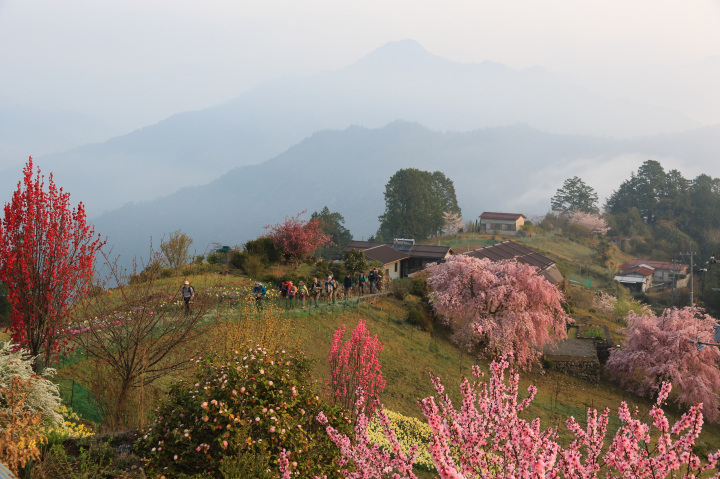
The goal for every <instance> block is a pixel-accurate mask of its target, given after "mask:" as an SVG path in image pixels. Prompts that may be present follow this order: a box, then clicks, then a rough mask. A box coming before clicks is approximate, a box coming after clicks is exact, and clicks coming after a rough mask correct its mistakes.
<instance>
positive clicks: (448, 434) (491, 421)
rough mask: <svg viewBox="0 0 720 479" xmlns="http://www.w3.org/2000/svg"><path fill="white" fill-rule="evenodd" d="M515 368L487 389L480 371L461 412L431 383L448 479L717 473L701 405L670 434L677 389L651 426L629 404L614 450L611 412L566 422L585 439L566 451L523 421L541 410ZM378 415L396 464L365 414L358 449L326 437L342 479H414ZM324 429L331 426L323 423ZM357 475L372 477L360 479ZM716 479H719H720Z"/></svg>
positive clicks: (497, 373)
mask: <svg viewBox="0 0 720 479" xmlns="http://www.w3.org/2000/svg"><path fill="white" fill-rule="evenodd" d="M508 366H509V363H508V361H507V360H505V359H504V358H503V359H501V360H500V361H495V362H493V363H492V364H491V365H490V373H491V374H490V378H489V380H488V381H487V382H482V381H479V380H480V378H481V377H482V376H483V373H482V371H480V369H479V368H478V367H474V368H473V375H474V376H475V378H476V380H475V381H474V382H472V383H471V382H470V381H469V380H468V379H464V380H463V382H462V384H461V392H462V405H461V407H460V408H459V409H456V408H455V406H454V405H453V404H452V401H451V400H450V398H449V396H448V395H447V394H445V389H444V387H443V385H442V384H441V383H440V380H439V378H437V377H433V378H432V381H433V383H434V385H435V389H436V391H437V397H429V398H426V399H424V400H422V401H421V407H422V409H423V413H424V414H425V417H426V418H427V420H428V424H429V425H430V428H431V429H432V437H431V440H430V445H429V447H428V449H429V452H430V455H431V457H432V461H433V464H434V465H435V467H436V469H437V472H438V474H439V476H440V478H442V479H451V478H452V479H460V478H487V479H490V478H493V479H494V478H507V479H516V478H548V479H550V478H558V479H559V478H566V479H591V478H599V477H632V478H637V479H650V478H665V477H683V478H686V479H690V478H695V477H698V475H700V474H702V475H703V477H709V476H708V474H709V472H710V471H711V470H716V468H717V463H718V459H720V451H718V452H714V453H712V454H709V455H708V459H707V461H706V462H703V461H702V460H701V459H700V457H698V456H697V455H696V454H695V453H694V452H693V445H694V444H695V440H696V439H697V438H698V436H699V435H700V432H701V430H702V425H703V416H702V405H701V404H696V405H694V406H693V407H691V408H690V410H689V411H688V412H687V413H685V414H684V415H683V416H682V417H681V418H680V420H679V421H677V422H676V423H675V424H674V425H673V426H670V422H669V420H668V419H667V418H666V417H665V413H664V411H663V410H662V405H663V403H664V402H665V400H666V399H667V397H668V395H669V393H670V390H671V386H670V384H669V383H663V384H662V387H661V390H660V394H659V396H658V399H657V402H656V404H655V405H654V406H653V407H652V409H651V411H650V418H651V420H652V423H651V424H645V423H643V422H642V421H640V420H639V419H638V416H639V412H638V411H637V410H635V411H634V412H633V411H630V408H629V407H628V406H627V404H625V403H624V402H623V403H621V405H620V408H619V410H618V414H619V416H620V420H621V421H622V425H621V427H620V428H619V429H618V431H617V433H616V434H615V437H614V438H613V439H612V440H611V441H610V442H609V444H608V445H607V447H606V446H605V444H606V441H605V439H606V438H605V435H606V433H607V425H608V419H609V410H608V409H606V410H605V411H604V412H603V413H602V414H600V415H598V413H597V411H596V410H594V409H589V410H588V415H587V420H586V427H585V428H583V427H581V426H580V425H579V424H578V422H577V421H576V420H575V418H573V417H571V418H570V419H568V420H567V427H568V429H569V430H570V431H571V432H572V433H573V434H574V435H575V438H576V439H575V440H574V441H573V442H572V443H571V444H570V445H569V446H568V447H567V448H563V447H562V446H560V445H559V444H558V443H557V441H556V439H557V435H556V431H555V430H554V429H546V430H543V429H541V427H540V420H539V419H538V418H535V419H533V420H532V421H527V420H525V419H522V418H520V417H519V415H520V413H521V412H522V411H524V410H525V409H526V408H527V407H528V405H529V404H530V403H531V402H532V400H533V398H534V396H535V392H536V389H535V387H533V386H531V387H530V388H528V392H529V396H528V397H527V398H526V399H524V400H522V401H520V400H519V399H518V384H519V375H518V374H515V373H513V372H511V373H510V375H509V380H507V381H506V380H505V370H506V369H507V368H508ZM376 415H377V416H378V418H379V420H380V421H381V423H382V424H383V426H384V429H385V435H386V437H387V439H388V442H389V444H390V446H391V450H392V451H393V455H390V454H388V453H386V452H384V451H381V450H380V448H379V446H377V445H376V444H372V442H371V441H370V439H369V434H368V431H369V430H370V425H369V424H370V423H369V421H368V420H367V418H366V417H365V415H364V413H362V414H360V415H359V420H358V423H357V426H356V432H355V439H354V440H351V439H350V438H348V437H347V436H345V435H342V434H339V433H338V432H337V431H335V430H334V429H333V428H332V427H329V426H328V427H327V432H328V434H329V435H330V437H331V438H332V439H333V442H335V443H336V445H337V446H338V447H339V448H340V450H341V453H342V455H343V461H342V462H343V463H344V464H348V465H349V466H350V467H348V468H347V469H345V470H344V471H343V475H344V477H346V478H356V477H357V478H360V477H363V478H366V477H367V478H385V477H393V478H408V479H414V478H415V476H414V474H413V473H412V465H413V463H414V462H415V452H416V450H415V449H411V450H410V453H409V454H407V455H406V454H405V453H403V451H402V448H401V446H400V445H399V443H398V441H397V440H396V438H395V435H394V433H393V432H392V430H390V427H389V425H390V421H389V419H388V418H387V416H386V415H385V414H384V413H383V412H382V410H379V411H377V412H376ZM318 420H319V421H320V422H323V423H324V422H325V418H324V417H323V416H322V415H320V416H319V417H318ZM352 466H355V467H354V468H353V467H352ZM358 470H362V471H363V474H364V475H359V474H358V473H357V472H356V471H358ZM283 471H284V470H283V468H282V467H281V472H283ZM391 474H393V475H392V476H391ZM288 477H289V476H288ZM712 477H714V478H718V477H720V473H717V474H716V475H714V476H712Z"/></svg>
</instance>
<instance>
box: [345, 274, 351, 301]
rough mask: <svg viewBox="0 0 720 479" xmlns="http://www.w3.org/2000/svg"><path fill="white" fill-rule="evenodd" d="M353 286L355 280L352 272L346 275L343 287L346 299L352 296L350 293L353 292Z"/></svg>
mask: <svg viewBox="0 0 720 479" xmlns="http://www.w3.org/2000/svg"><path fill="white" fill-rule="evenodd" d="M352 287H353V280H352V276H350V273H348V274H347V275H345V279H344V280H343V289H344V290H345V299H347V298H348V296H350V293H351V292H352Z"/></svg>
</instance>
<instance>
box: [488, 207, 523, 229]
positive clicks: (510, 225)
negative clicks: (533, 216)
mask: <svg viewBox="0 0 720 479" xmlns="http://www.w3.org/2000/svg"><path fill="white" fill-rule="evenodd" d="M525 220H526V217H525V215H523V214H520V213H494V212H490V211H486V212H484V213H483V214H481V215H480V231H482V232H485V233H487V234H502V235H516V234H517V233H518V231H520V228H521V227H522V225H524V224H525Z"/></svg>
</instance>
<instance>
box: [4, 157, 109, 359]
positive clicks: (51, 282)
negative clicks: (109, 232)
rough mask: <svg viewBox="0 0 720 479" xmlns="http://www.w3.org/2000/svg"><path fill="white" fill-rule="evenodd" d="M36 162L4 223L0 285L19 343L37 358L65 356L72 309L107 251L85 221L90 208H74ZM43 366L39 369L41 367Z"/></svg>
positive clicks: (28, 166)
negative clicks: (100, 253) (99, 252)
mask: <svg viewBox="0 0 720 479" xmlns="http://www.w3.org/2000/svg"><path fill="white" fill-rule="evenodd" d="M44 180H45V177H44V176H41V175H40V170H39V169H38V170H37V174H36V175H35V177H34V178H33V162H32V158H30V159H28V162H27V164H26V165H25V168H24V169H23V180H22V181H21V182H20V183H18V189H17V191H15V193H14V194H13V197H12V201H11V202H10V203H8V204H6V205H5V210H4V216H3V218H2V223H0V282H3V283H5V284H6V285H7V286H8V289H9V292H8V301H9V302H10V304H11V305H12V315H11V323H12V324H11V326H10V331H11V334H12V339H13V341H14V342H16V343H18V344H21V345H22V346H23V347H25V348H26V349H28V350H29V351H30V354H32V355H33V356H38V355H43V357H44V359H45V362H46V363H47V362H48V360H49V359H50V357H51V356H52V355H53V354H55V355H57V354H58V353H59V352H61V351H63V350H64V349H65V347H66V346H67V344H68V343H67V340H65V339H63V338H62V337H61V334H62V332H63V329H64V326H65V324H66V323H67V321H68V312H69V308H70V306H71V305H72V304H73V303H74V302H75V301H76V300H77V299H78V298H79V297H81V296H82V295H83V294H84V293H85V292H86V291H87V289H88V288H89V286H90V280H91V279H92V274H93V261H94V259H95V252H96V251H97V250H98V249H99V248H100V247H101V246H102V245H104V244H105V243H104V241H101V239H100V237H99V236H96V235H95V232H94V230H93V229H92V228H91V227H90V226H89V225H88V224H87V223H86V221H85V208H84V207H83V204H82V203H80V204H79V205H78V206H77V207H76V208H72V207H71V205H70V195H69V194H68V193H65V192H63V190H62V188H58V187H57V186H56V185H55V183H54V182H53V176H52V174H51V175H50V178H49V179H48V184H47V188H46V185H45V181H44ZM35 364H37V363H35Z"/></svg>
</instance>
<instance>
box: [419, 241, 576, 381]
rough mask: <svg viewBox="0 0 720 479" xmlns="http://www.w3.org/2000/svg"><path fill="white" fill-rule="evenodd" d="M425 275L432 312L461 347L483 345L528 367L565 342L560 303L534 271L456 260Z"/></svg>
mask: <svg viewBox="0 0 720 479" xmlns="http://www.w3.org/2000/svg"><path fill="white" fill-rule="evenodd" d="M428 270H429V272H430V276H429V277H428V280H427V282H428V285H429V286H430V287H431V288H432V289H433V296H432V303H433V306H434V308H435V311H436V312H437V313H438V314H439V315H441V316H442V319H443V320H444V321H445V322H446V323H447V324H449V325H450V327H451V328H452V329H453V331H454V339H455V340H456V341H458V342H459V343H461V344H462V345H463V346H467V347H471V346H473V345H475V344H477V343H484V344H485V346H486V350H487V351H488V352H489V353H491V354H493V353H496V354H500V355H509V354H513V355H514V358H515V360H516V361H517V363H518V364H519V365H520V366H521V367H528V366H530V365H531V364H532V362H533V361H535V360H536V359H537V358H538V357H539V356H540V355H541V354H542V350H543V347H544V346H545V345H546V344H548V343H553V342H556V341H559V340H561V339H564V338H566V337H567V332H566V325H567V322H568V321H569V320H570V318H569V317H568V316H567V314H566V313H565V312H564V311H563V309H562V306H561V302H562V301H563V300H564V297H563V295H562V293H561V292H560V291H558V289H557V288H555V287H554V286H553V285H552V284H550V283H549V282H548V281H547V280H546V279H545V278H543V277H542V276H539V275H538V274H537V269H536V268H535V267H533V266H529V265H527V264H523V263H518V262H516V261H503V262H498V263H495V262H492V261H490V260H489V259H485V258H484V259H478V258H473V257H470V256H467V255H457V256H451V257H450V258H448V259H447V261H446V262H444V263H441V264H433V265H430V266H428Z"/></svg>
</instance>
